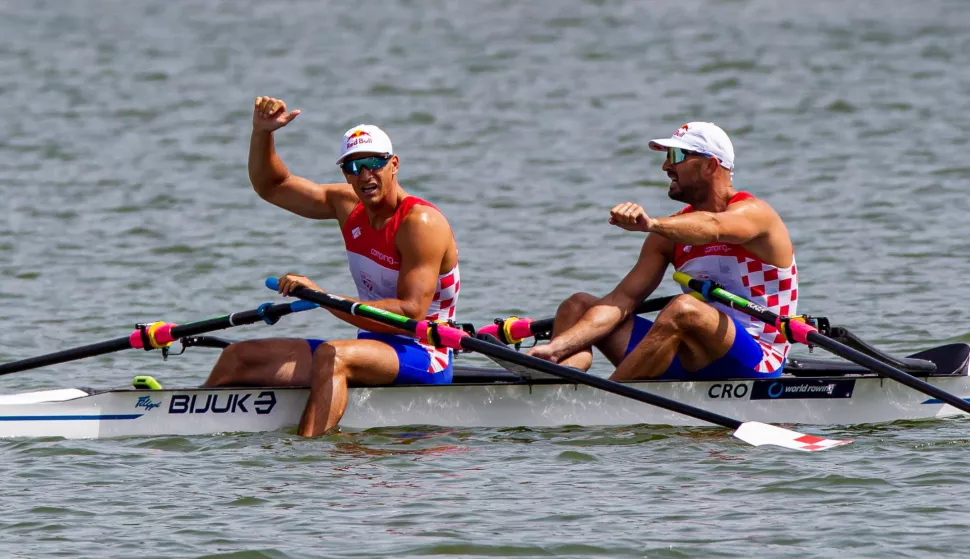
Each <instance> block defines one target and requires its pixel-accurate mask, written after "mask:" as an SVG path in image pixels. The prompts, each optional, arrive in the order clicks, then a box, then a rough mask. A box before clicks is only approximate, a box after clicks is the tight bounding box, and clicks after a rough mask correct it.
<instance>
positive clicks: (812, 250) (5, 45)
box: [0, 0, 970, 558]
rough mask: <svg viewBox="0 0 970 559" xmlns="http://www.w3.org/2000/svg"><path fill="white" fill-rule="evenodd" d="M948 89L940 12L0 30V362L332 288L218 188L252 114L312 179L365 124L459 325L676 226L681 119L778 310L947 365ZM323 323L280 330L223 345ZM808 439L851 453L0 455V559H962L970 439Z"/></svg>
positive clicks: (199, 16)
mask: <svg viewBox="0 0 970 559" xmlns="http://www.w3.org/2000/svg"><path fill="white" fill-rule="evenodd" d="M967 68H970V3H967V2H964V1H960V0H953V1H942V0H941V1H937V0H930V1H927V2H903V1H900V0H889V1H876V0H860V1H856V2H850V3H845V2H838V1H835V0H820V1H815V2H811V3H808V2H797V3H796V2H775V1H771V0H708V1H694V0H686V1H683V2H676V3H674V2H669V3H660V2H636V1H632V0H627V1H621V0H615V1H611V0H599V1H592V0H589V1H580V0H537V1H533V2H514V1H491V0H489V1H486V0H482V1H476V2H458V1H445V0H440V1H431V0H428V1H421V2H418V1H407V0H397V1H390V0H389V1H387V2H383V1H382V2H378V1H376V0H371V1H368V2H353V3H349V2H264V3H257V2H249V1H232V2H229V1H222V2H218V1H210V2H189V1H185V2H182V1H179V2H160V1H157V0H148V1H144V2H114V1H96V0H91V1H77V2H53V1H48V2H43V1H34V2H27V1H16V0H11V1H0V75H2V76H3V78H2V79H0V95H2V97H0V98H2V99H3V100H4V103H3V106H4V110H3V111H0V129H2V131H3V133H2V134H0V194H2V200H3V202H2V203H3V206H4V211H3V213H2V215H0V302H2V303H3V315H4V320H2V321H0V340H2V344H0V360H2V361H9V360H14V359H21V358H25V357H29V356H32V355H38V354H41V353H45V352H49V351H53V350H56V349H62V348H67V347H72V346H75V345H81V344H84V343H90V342H93V341H98V340H102V339H108V338H114V337H117V336H121V335H124V334H126V333H127V332H128V331H130V328H131V325H132V324H134V323H135V322H139V321H145V320H156V319H164V320H171V321H176V322H185V321H189V320H194V319H201V318H205V317H209V316H217V315H221V314H224V313H227V312H232V311H238V310H244V309H250V308H253V307H255V306H256V305H258V304H259V303H262V302H263V301H267V300H276V298H275V297H274V295H273V293H271V292H269V291H267V290H265V289H264V288H262V287H261V286H262V280H263V279H264V278H265V277H266V276H270V275H280V274H282V273H286V272H288V271H295V272H301V273H304V274H307V275H310V276H312V277H313V278H314V279H316V280H317V281H318V282H319V283H320V284H321V285H323V286H325V287H326V288H327V289H330V290H332V291H334V292H336V293H348V294H349V293H352V291H353V285H352V282H351V280H350V278H349V275H348V274H347V271H346V259H345V256H344V253H343V247H342V243H341V241H340V238H339V236H338V234H337V230H336V228H335V226H334V225H333V224H329V223H315V222H310V221H307V220H303V219H301V218H298V217H296V216H292V215H289V214H286V213H285V212H283V211H281V210H278V209H276V208H274V207H272V206H270V205H268V204H266V203H265V202H263V201H261V200H260V199H259V198H258V197H257V196H256V195H255V194H254V193H253V191H252V189H251V188H250V186H249V182H248V178H247V174H246V155H247V149H248V148H247V146H248V139H249V126H250V107H251V103H252V99H253V97H255V96H256V95H273V96H277V97H282V98H284V99H285V100H287V101H288V102H289V103H290V106H291V107H292V108H300V109H301V110H302V111H303V113H302V114H301V115H300V116H299V117H298V119H297V120H295V121H294V122H293V123H292V124H291V125H290V126H289V127H288V128H286V129H285V130H284V131H282V132H281V133H280V134H279V135H278V136H279V138H278V144H279V149H280V152H281V154H282V155H283V157H284V159H285V160H286V162H287V164H288V165H290V167H291V169H292V170H293V171H294V172H296V173H298V174H301V175H304V176H308V177H311V178H313V179H315V180H318V181H320V182H328V181H335V180H338V179H339V174H338V172H337V169H336V168H335V166H334V165H333V160H334V158H335V156H336V152H337V149H338V142H339V137H340V134H341V133H342V132H343V131H344V130H345V129H347V128H348V127H350V126H352V125H354V124H357V123H359V122H374V123H378V124H380V125H381V126H382V127H383V128H385V129H386V130H387V131H388V132H389V133H390V135H391V137H392V138H393V139H394V144H395V147H396V150H397V151H398V153H399V154H400V156H401V160H402V171H401V173H402V183H403V184H404V186H405V188H407V189H408V190H409V191H411V192H412V193H415V194H418V195H421V196H423V197H427V198H428V199H430V200H432V201H433V202H435V203H436V204H437V205H438V206H439V207H440V208H441V209H442V210H443V211H444V213H445V214H446V215H447V216H448V217H449V219H450V221H451V223H452V225H453V227H454V230H455V233H456V236H457V238H458V242H459V245H460V247H461V256H462V275H463V279H464V280H465V281H463V290H462V307H461V317H460V318H461V319H462V320H470V321H472V322H474V323H476V324H479V325H480V324H484V323H485V322H487V321H488V320H490V319H491V318H494V317H496V316H503V315H507V314H509V313H525V314H528V315H530V316H541V315H548V314H550V313H551V312H553V310H554V309H555V306H556V304H557V303H558V301H560V300H561V299H562V298H564V297H565V296H567V295H569V294H570V293H572V292H574V291H577V290H585V291H590V292H594V293H603V292H605V291H607V290H609V289H610V288H612V286H613V285H615V283H616V282H617V281H618V280H619V278H620V277H622V275H623V274H624V273H625V272H626V271H627V270H628V269H629V267H630V266H631V265H632V263H633V261H634V259H635V258H636V255H637V251H638V247H639V244H640V242H641V239H642V237H639V236H637V235H633V234H629V233H625V232H623V231H620V230H618V229H615V228H611V227H610V226H609V225H608V224H607V223H606V219H607V210H608V208H609V207H611V206H612V205H614V204H616V203H619V202H622V201H627V200H632V201H637V202H639V203H641V204H643V205H644V206H645V207H646V208H647V210H648V211H649V212H651V213H652V214H655V215H664V214H668V213H671V212H673V211H676V210H677V209H678V207H679V206H678V205H677V204H676V203H674V202H672V201H670V200H669V199H668V198H667V196H666V188H665V186H666V183H667V181H666V178H665V176H664V174H663V173H662V172H661V170H660V164H661V161H660V159H659V158H658V156H657V155H655V154H653V153H651V152H649V151H648V150H647V149H646V142H647V140H649V139H650V138H653V137H662V136H667V135H669V134H670V133H671V132H672V131H673V130H674V129H676V128H677V127H678V126H680V125H681V124H683V123H684V122H686V121H688V120H698V119H702V120H712V121H714V122H717V123H719V124H720V125H721V126H723V127H724V128H725V129H727V130H728V131H729V132H730V133H731V135H732V137H733V139H734V143H735V148H736V151H737V173H736V176H735V181H736V184H737V185H738V186H739V187H743V188H745V189H749V190H751V191H753V192H755V193H756V194H757V195H759V196H761V197H763V198H764V199H766V200H768V201H769V202H770V203H771V204H772V205H773V206H774V207H775V208H776V209H777V210H778V211H779V213H780V214H781V215H782V216H783V218H784V219H785V221H786V223H787V224H788V227H789V229H790V231H791V233H792V236H793V238H794V241H795V245H796V250H797V253H798V262H799V270H800V272H801V278H802V297H800V299H801V302H802V307H801V308H800V310H803V311H805V312H809V313H812V314H816V315H825V316H829V317H830V318H832V320H833V321H835V322H837V323H839V324H842V325H845V326H849V327H851V328H852V329H853V330H854V331H856V332H857V333H858V334H859V335H861V336H862V337H864V338H865V339H867V340H870V341H872V342H874V343H877V344H878V345H880V347H883V348H886V349H889V350H891V351H895V352H900V353H905V352H912V351H916V350H920V349H925V348H927V347H931V346H933V345H937V344H940V343H944V342H953V341H970V335H968V334H967V332H968V327H970V319H968V316H967V312H966V311H967V308H968V305H967V303H966V301H967V295H968V294H970V279H968V278H970V258H968V254H970V252H968V250H967V248H966V242H967V239H968V238H970V224H968V220H967V217H966V216H967V215H968V213H970V201H968V197H967V191H968V181H970V159H968V158H967V156H966V152H967V150H968V142H967V133H968V131H970V72H967V71H966V69H967ZM674 289H675V287H674V285H673V283H672V282H670V281H669V280H667V281H666V282H665V283H664V284H663V285H662V286H661V288H660V291H662V292H665V293H670V292H673V291H674ZM351 332H352V329H351V328H350V327H349V326H347V325H341V324H338V323H336V322H334V321H333V320H331V319H330V318H328V315H325V314H315V313H303V314H301V315H296V316H293V317H287V318H286V319H284V320H283V321H282V322H280V324H278V325H276V326H274V327H273V328H272V329H268V328H267V327H266V326H252V327H247V328H241V329H238V330H235V331H232V335H233V336H237V337H257V336H266V335H298V336H307V335H314V336H325V337H339V336H347V335H350V334H351ZM213 359H214V353H213V352H212V351H211V350H208V351H207V350H199V351H194V352H190V353H187V354H186V355H184V356H181V357H178V358H173V359H171V360H170V361H169V362H168V363H162V362H161V361H160V359H159V358H158V356H157V355H155V354H145V353H144V352H127V353H117V354H113V355H110V356H105V357H101V358H97V359H90V360H86V361H77V362H73V363H67V364H63V365H59V366H56V367H50V368H46V369H39V370H35V371H30V372H24V373H18V374H16V375H10V376H7V377H4V378H3V379H2V380H0V382H2V386H0V391H2V392H15V391H21V390H32V389H38V388H54V387H66V386H120V385H124V384H125V383H127V382H128V381H129V380H130V378H131V377H132V376H133V375H135V374H153V375H155V376H157V377H158V378H160V379H162V380H163V381H164V382H165V383H167V384H198V383H199V382H201V381H202V379H203V378H204V377H205V375H206V373H207V372H208V370H209V368H210V367H211V365H212V362H213ZM469 360H470V361H477V360H476V359H474V358H470V359H469ZM595 371H597V372H598V373H600V374H606V373H607V372H608V369H607V368H606V367H605V366H603V365H602V364H601V363H600V364H598V365H596V369H595ZM812 431H813V432H820V433H825V434H828V435H832V436H838V437H848V438H853V439H855V440H856V443H855V444H853V445H849V446H847V447H843V448H840V449H836V450H832V451H828V452H823V453H817V454H811V455H803V454H794V453H788V452H784V451H780V450H773V449H769V448H753V447H747V446H744V445H743V444H742V443H740V442H738V441H736V440H735V439H732V438H730V437H729V436H728V434H727V433H725V432H724V431H722V430H717V429H680V428H676V429H675V428H657V427H648V426H629V427H621V428H596V427H582V428H581V427H570V428H559V429H531V428H528V427H521V428H516V429H468V430H454V429H447V428H444V427H442V428H432V427H421V428H401V429H382V430H375V431H364V432H360V431H354V430H345V432H342V433H340V434H336V435H333V436H329V437H324V438H320V439H313V440H305V439H300V438H298V437H296V436H295V435H294V434H293V433H292V432H283V433H266V434H259V435H228V436H215V437H189V438H182V437H162V438H135V439H121V440H100V441H65V440H54V439H52V440H7V441H2V442H0V476H2V478H3V479H4V482H3V484H2V486H0V505H2V511H3V514H0V556H7V557H51V556H70V557H94V556H97V557H101V556H114V557H135V556H137V557H163V556H186V557H201V556H205V557H319V556H334V557H338V556H339V557H373V556H383V557H403V556H432V555H464V556H475V557H482V556H553V555H557V556H593V555H598V556H615V557H626V556H631V557H632V556H636V557H640V556H651V557H671V558H676V557H688V556H703V557H752V556H754V557H761V556H789V557H832V556H836V555H838V556H859V557H885V556H890V555H891V556H896V557H926V556H937V557H939V556H958V555H959V556H962V555H964V554H965V549H966V544H968V543H970V537H968V536H966V534H967V530H968V528H970V526H968V524H970V516H968V514H967V513H966V511H965V509H966V503H967V501H968V500H970V492H967V493H965V492H964V490H963V487H964V483H963V482H964V480H965V476H964V475H963V472H962V470H963V467H962V466H963V464H964V463H965V461H966V456H967V450H968V448H970V421H967V420H963V419H958V420H950V421H937V422H921V423H899V424H892V425H881V426H868V427H853V428H846V429H839V428H831V429H828V430H820V429H812Z"/></svg>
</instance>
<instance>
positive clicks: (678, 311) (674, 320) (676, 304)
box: [657, 295, 706, 327]
mask: <svg viewBox="0 0 970 559" xmlns="http://www.w3.org/2000/svg"><path fill="white" fill-rule="evenodd" d="M704 306H706V303H703V302H701V301H698V300H697V299H695V298H694V297H693V296H691V295H680V296H678V297H677V298H676V299H674V300H673V301H671V302H670V303H667V306H666V307H664V309H663V311H662V312H661V313H660V314H659V315H657V324H663V325H668V326H675V327H682V326H686V325H689V324H692V323H694V322H695V321H696V319H697V317H698V316H700V314H701V313H702V312H703V311H704V309H703V308H702V307H704Z"/></svg>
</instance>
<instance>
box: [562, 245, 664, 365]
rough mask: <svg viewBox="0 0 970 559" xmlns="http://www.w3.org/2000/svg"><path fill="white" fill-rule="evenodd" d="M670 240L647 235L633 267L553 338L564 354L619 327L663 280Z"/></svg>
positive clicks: (564, 355) (594, 341) (583, 346)
mask: <svg viewBox="0 0 970 559" xmlns="http://www.w3.org/2000/svg"><path fill="white" fill-rule="evenodd" d="M672 254H673V243H672V242H671V241H670V240H668V239H665V238H664V237H661V236H660V235H648V236H647V239H646V240H645V241H644V242H643V247H642V248H641V249H640V257H639V258H638V259H637V263H636V265H634V267H633V269H632V270H630V272H629V273H628V274H627V275H626V277H624V278H623V280H622V281H620V283H619V284H617V286H616V287H615V288H614V289H613V291H611V292H610V293H609V294H607V295H606V296H605V297H603V298H602V299H600V300H599V302H598V303H597V304H596V305H594V306H593V307H591V308H590V309H589V310H588V311H586V314H584V315H583V317H582V318H581V319H579V321H578V322H577V323H576V324H575V325H573V326H572V327H571V328H569V329H568V330H566V331H565V332H562V333H560V334H558V335H557V336H556V337H555V338H554V339H553V341H552V343H554V344H556V347H557V349H556V352H557V353H558V354H560V355H562V356H563V357H566V356H569V355H572V354H573V353H576V352H577V351H580V350H582V349H584V348H588V347H590V346H592V345H593V344H595V343H596V342H598V341H600V340H601V339H603V338H604V337H606V336H607V335H608V334H609V333H610V332H612V331H613V330H614V329H615V328H616V327H617V326H619V325H620V324H621V323H622V322H623V321H624V320H626V318H627V317H628V316H630V313H632V312H633V309H635V308H636V306H637V305H638V304H639V303H640V301H642V300H643V299H644V298H645V297H647V296H649V295H650V294H651V293H653V291H654V290H655V289H657V286H658V285H660V282H661V281H662V280H663V274H664V270H666V268H667V264H669V263H670V261H671V255H672Z"/></svg>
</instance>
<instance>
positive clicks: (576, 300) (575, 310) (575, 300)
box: [556, 292, 599, 319]
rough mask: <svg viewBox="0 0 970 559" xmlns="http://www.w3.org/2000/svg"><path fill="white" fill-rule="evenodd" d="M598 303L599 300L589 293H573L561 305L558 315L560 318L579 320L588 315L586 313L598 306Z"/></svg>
mask: <svg viewBox="0 0 970 559" xmlns="http://www.w3.org/2000/svg"><path fill="white" fill-rule="evenodd" d="M596 301H599V298H598V297H596V296H593V295H590V294H589V293H582V292H580V293H573V294H572V295H570V296H569V297H567V298H566V300H565V301H563V302H562V303H561V304H560V305H559V309H558V310H557V311H556V314H557V315H559V316H570V317H575V318H577V319H578V318H579V317H581V316H583V315H584V314H586V311H588V310H589V309H590V307H592V306H593V305H594V304H596Z"/></svg>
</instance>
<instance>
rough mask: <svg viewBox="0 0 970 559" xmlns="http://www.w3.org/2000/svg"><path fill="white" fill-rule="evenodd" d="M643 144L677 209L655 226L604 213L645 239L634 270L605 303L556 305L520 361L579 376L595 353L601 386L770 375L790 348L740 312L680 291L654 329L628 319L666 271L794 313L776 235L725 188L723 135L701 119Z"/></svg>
mask: <svg viewBox="0 0 970 559" xmlns="http://www.w3.org/2000/svg"><path fill="white" fill-rule="evenodd" d="M649 146H650V148H651V149H653V150H656V151H664V152H666V154H667V157H666V159H665V160H664V163H663V166H662V169H663V170H664V171H665V172H666V173H667V176H668V177H669V178H670V188H669V190H668V192H667V194H668V196H669V197H670V198H672V199H673V200H676V201H678V202H683V203H685V204H687V206H686V207H684V208H683V209H682V210H680V211H679V212H677V213H676V214H674V215H671V216H669V217H660V218H655V217H651V216H650V215H649V214H647V212H646V210H644V208H643V207H642V206H640V205H639V204H636V203H634V202H627V203H624V204H620V205H618V206H616V207H614V208H613V209H612V210H610V219H609V222H610V223H611V224H612V225H615V226H617V227H620V228H622V229H625V230H627V231H634V232H642V233H647V236H646V239H645V240H644V242H643V246H642V248H641V250H640V256H639V258H638V259H637V262H636V264H635V265H634V266H633V269H632V270H630V272H629V273H628V274H627V275H626V277H624V278H623V280H622V281H620V283H619V284H618V285H617V286H616V287H615V288H614V289H613V291H611V292H610V293H608V294H607V295H605V296H603V297H597V296H594V295H590V294H589V293H576V294H573V295H572V296H570V297H569V298H567V299H566V300H565V301H563V302H562V304H561V305H560V306H559V309H558V311H557V312H556V318H555V321H554V326H553V332H552V339H551V341H550V343H548V344H545V345H539V346H536V347H534V348H532V350H530V352H529V353H530V354H531V355H533V356H536V357H541V358H543V359H547V360H549V361H552V362H555V363H560V364H563V365H567V366H572V367H577V368H579V369H582V370H587V369H589V367H590V365H591V363H592V359H593V355H592V351H591V348H592V347H593V346H595V347H597V348H598V349H599V350H600V351H602V352H603V354H604V355H605V356H606V357H607V358H608V359H609V360H610V361H611V362H612V363H613V364H614V365H615V366H616V372H615V373H614V374H613V376H612V377H611V378H612V379H613V380H634V379H649V378H662V379H688V380H701V379H723V378H765V377H777V376H779V375H781V372H782V369H783V368H784V365H785V359H786V357H787V356H788V351H789V349H790V347H791V346H790V344H789V343H788V341H787V340H786V339H785V337H784V335H783V334H782V333H780V332H778V331H777V329H776V328H775V327H774V326H772V325H769V324H765V323H763V322H760V321H758V320H756V319H753V318H751V317H749V316H747V315H746V314H743V313H741V312H738V311H734V310H732V309H730V308H728V307H726V306H723V305H721V304H717V303H707V302H703V301H699V300H697V299H695V298H694V297H692V296H690V295H687V294H684V295H680V296H678V297H676V298H675V299H673V300H672V301H671V302H670V303H668V304H667V305H666V307H664V308H663V310H662V311H661V312H660V314H659V315H658V316H657V320H656V322H651V321H650V320H647V319H646V318H643V317H640V316H637V315H635V314H633V310H634V309H635V308H636V307H637V305H638V304H639V303H640V302H641V301H643V299H644V298H646V297H647V296H649V295H650V294H651V293H653V291H654V290H655V289H656V288H657V286H658V285H659V284H660V282H661V280H662V279H663V276H664V273H665V271H666V269H667V266H668V265H673V267H674V269H675V270H678V271H682V272H685V273H687V274H688V275H690V276H693V277H696V278H701V279H710V280H714V281H715V282H717V283H720V284H721V285H723V286H724V288H725V289H726V290H728V291H730V292H732V293H736V294H738V295H740V296H742V297H744V298H745V299H747V300H749V301H752V302H755V303H757V304H759V305H761V306H763V307H765V308H767V309H769V310H771V311H772V312H774V313H776V314H778V315H780V316H788V315H794V314H795V313H796V302H797V299H798V274H797V271H796V269H795V252H794V248H793V246H792V242H791V238H790V237H789V235H788V229H787V228H786V227H785V224H784V223H783V222H782V220H781V217H779V216H778V214H777V213H776V212H775V210H774V209H772V207H771V206H769V205H768V203H767V202H765V201H764V200H760V199H758V198H755V197H754V196H753V195H752V194H750V193H748V192H741V191H738V190H735V188H734V185H733V184H732V177H733V171H734V146H733V145H732V143H731V140H730V138H728V135H727V133H725V132H724V130H722V129H721V128H720V127H718V126H717V125H715V124H713V123H710V122H690V123H687V124H685V125H683V126H681V127H680V128H679V129H677V131H675V132H674V134H673V135H672V136H671V137H670V138H662V139H657V140H653V141H651V142H650V143H649Z"/></svg>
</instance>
